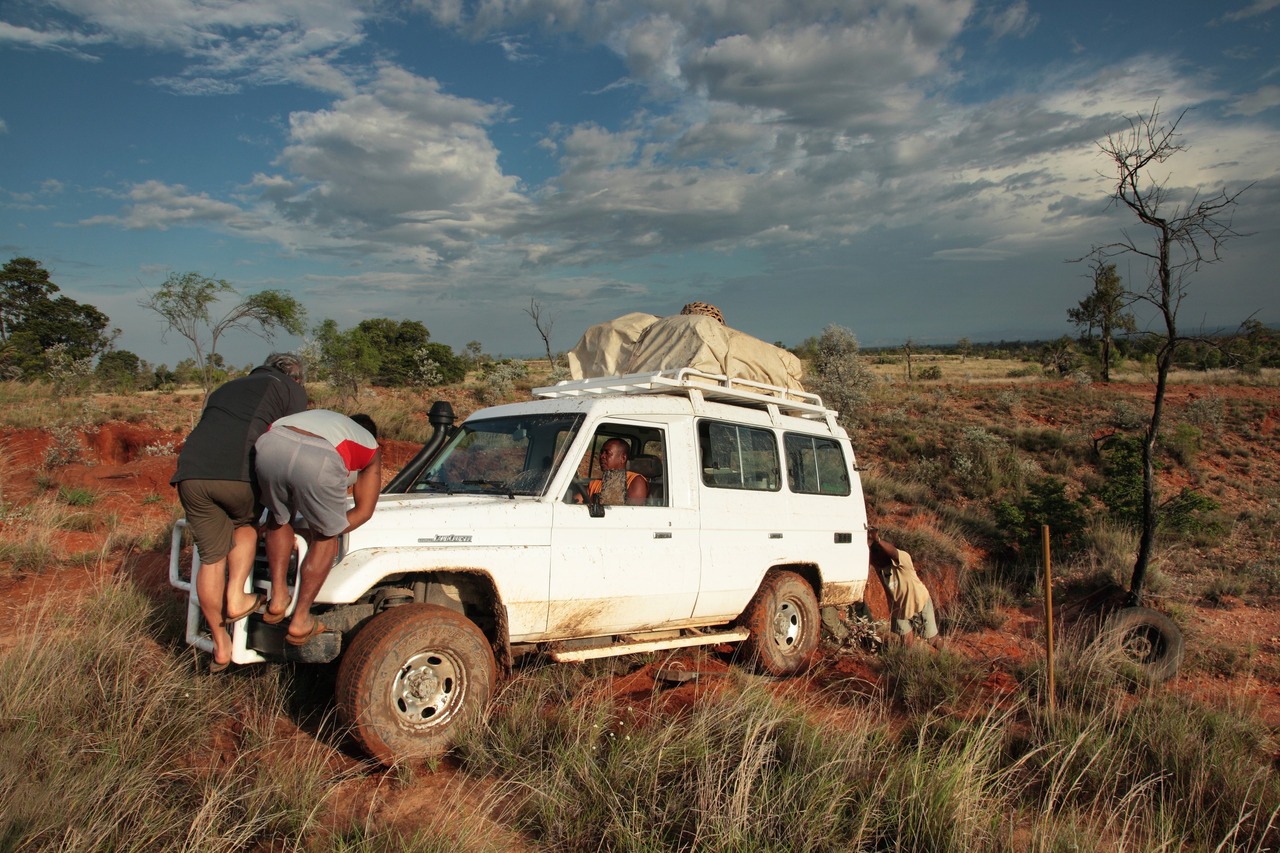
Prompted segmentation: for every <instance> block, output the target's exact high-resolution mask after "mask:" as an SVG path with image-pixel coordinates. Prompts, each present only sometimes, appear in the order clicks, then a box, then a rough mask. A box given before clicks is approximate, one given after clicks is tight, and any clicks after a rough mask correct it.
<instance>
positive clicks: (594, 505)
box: [587, 492, 604, 518]
mask: <svg viewBox="0 0 1280 853" xmlns="http://www.w3.org/2000/svg"><path fill="white" fill-rule="evenodd" d="M587 514H588V515H590V516H591V517H592V518H604V504H603V503H601V501H600V493H599V492H597V493H596V494H595V495H594V496H593V497H592V498H591V502H590V503H588V504H587Z"/></svg>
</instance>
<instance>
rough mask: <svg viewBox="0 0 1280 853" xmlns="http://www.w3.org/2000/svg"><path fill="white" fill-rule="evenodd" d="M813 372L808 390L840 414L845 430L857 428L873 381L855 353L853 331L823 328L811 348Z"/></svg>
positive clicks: (868, 370) (837, 327)
mask: <svg viewBox="0 0 1280 853" xmlns="http://www.w3.org/2000/svg"><path fill="white" fill-rule="evenodd" d="M813 372H814V375H815V378H814V380H813V381H812V382H811V383H810V385H811V390H813V391H815V392H816V393H817V394H819V395H821V397H822V400H823V402H824V403H826V405H827V406H829V407H830V408H832V409H835V410H836V411H837V412H839V413H840V420H841V422H842V423H843V424H845V426H846V428H849V427H853V426H856V425H857V424H858V423H859V422H860V421H861V420H862V418H863V417H864V410H865V409H866V404H867V399H868V395H869V393H870V389H871V388H872V387H873V386H874V385H875V382H876V378H875V374H873V373H872V372H871V370H870V369H869V368H868V367H867V366H866V364H864V363H863V360H862V357H861V356H860V355H859V354H858V339H857V338H855V337H854V335H853V332H851V331H849V330H848V329H846V328H844V327H843V326H836V325H830V326H827V328H825V329H823V330H822V335H821V337H819V338H818V340H817V343H816V344H815V345H814V351H813Z"/></svg>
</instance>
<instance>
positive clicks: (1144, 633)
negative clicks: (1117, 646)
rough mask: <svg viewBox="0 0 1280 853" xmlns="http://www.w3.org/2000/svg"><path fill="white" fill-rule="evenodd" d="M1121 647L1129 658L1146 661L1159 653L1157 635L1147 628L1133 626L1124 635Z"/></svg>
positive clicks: (1153, 658)
mask: <svg viewBox="0 0 1280 853" xmlns="http://www.w3.org/2000/svg"><path fill="white" fill-rule="evenodd" d="M1122 647H1123V648H1124V652H1125V654H1126V655H1127V656H1128V657H1129V659H1130V660H1133V661H1136V662H1138V663H1148V662H1150V661H1152V660H1155V658H1156V657H1157V655H1158V653H1159V650H1160V642H1159V636H1158V635H1157V634H1156V633H1155V632H1154V631H1152V630H1151V629H1149V628H1135V629H1134V630H1132V631H1130V632H1129V633H1128V634H1127V635H1126V636H1125V638H1124V643H1123V644H1122Z"/></svg>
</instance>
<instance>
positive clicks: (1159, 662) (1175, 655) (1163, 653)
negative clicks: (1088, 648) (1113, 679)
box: [1097, 607, 1183, 684]
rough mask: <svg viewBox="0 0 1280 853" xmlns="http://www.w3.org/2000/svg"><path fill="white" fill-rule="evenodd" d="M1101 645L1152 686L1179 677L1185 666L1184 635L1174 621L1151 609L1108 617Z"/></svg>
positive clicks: (1104, 625)
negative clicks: (1179, 672)
mask: <svg viewBox="0 0 1280 853" xmlns="http://www.w3.org/2000/svg"><path fill="white" fill-rule="evenodd" d="M1097 642H1098V643H1100V644H1102V645H1103V647H1104V648H1106V649H1107V650H1114V651H1115V652H1116V653H1117V654H1119V655H1121V656H1122V657H1123V659H1124V660H1126V661H1128V662H1129V663H1131V664H1132V665H1134V666H1135V667H1137V668H1138V671H1139V672H1140V673H1141V675H1142V677H1143V679H1144V680H1146V681H1147V682H1148V683H1149V684H1160V683H1162V682H1165V681H1168V680H1169V679H1170V678H1173V677H1174V676H1175V675H1177V674H1178V667H1180V666H1181V665H1182V653H1183V641H1182V632H1181V631H1180V630H1178V626H1177V625H1175V624H1174V623H1173V620H1172V619H1170V618H1169V617H1168V616H1165V615H1164V614H1163V613H1160V612H1159V611H1156V610H1151V609H1150V608H1147V607H1126V608H1124V609H1122V610H1117V611H1116V612H1115V613H1112V614H1111V615H1110V616H1108V617H1107V618H1106V620H1105V621H1104V622H1103V624H1102V630H1101V631H1100V632H1099V634H1098V639H1097Z"/></svg>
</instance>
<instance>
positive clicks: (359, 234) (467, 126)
mask: <svg viewBox="0 0 1280 853" xmlns="http://www.w3.org/2000/svg"><path fill="white" fill-rule="evenodd" d="M505 110H506V107H504V106H503V105H501V104H485V103H482V102H480V101H475V100H471V99H466V98H458V97H454V96H451V95H448V94H446V93H444V92H443V91H442V90H441V88H440V86H439V84H438V83H437V82H436V81H435V80H431V79H426V78H422V77H418V76H415V75H413V74H410V73H409V72H407V71H404V70H402V69H399V68H396V67H393V66H383V67H382V68H381V69H380V72H379V74H378V76H377V78H376V79H375V80H374V81H372V82H371V83H370V84H369V85H368V86H367V87H364V88H363V89H361V90H360V91H359V92H357V93H355V94H353V95H351V96H349V97H346V98H342V99H340V100H338V101H336V102H335V103H334V104H333V105H332V106H331V107H330V108H329V109H325V110H318V111H313V112H296V113H293V114H292V115H290V117H289V141H288V144H287V145H286V146H285V148H284V150H283V151H282V152H281V154H280V156H279V157H278V158H277V164H278V165H279V166H281V167H282V168H283V170H284V171H283V172H282V174H280V175H276V176H259V177H258V178H257V179H256V181H255V183H256V184H257V185H259V186H260V187H261V188H262V191H263V195H262V198H263V200H264V201H266V202H267V203H268V204H269V205H270V206H271V207H272V208H273V209H274V211H275V212H276V213H277V214H278V215H279V216H280V217H281V218H282V219H283V220H285V221H287V222H289V223H291V224H292V225H294V226H296V227H306V228H311V229H315V230H316V231H318V232H320V233H321V234H327V235H330V236H332V237H335V238H340V239H341V240H344V241H346V240H353V239H355V240H361V241H371V242H374V243H377V244H381V245H384V246H386V247H388V248H391V247H399V248H400V250H402V251H408V250H409V249H410V248H411V247H413V248H414V250H415V251H421V249H422V247H429V249H430V251H429V252H428V253H427V254H426V255H420V257H428V256H430V257H442V258H444V257H449V258H455V257H459V256H461V255H464V254H466V252H467V247H468V245H469V244H470V243H471V242H472V241H474V240H477V239H482V238H484V237H486V236H489V235H492V234H493V233H494V232H495V231H496V230H497V229H498V228H500V227H501V226H502V225H503V224H504V223H506V222H507V221H509V220H510V219H511V217H512V216H513V215H514V214H515V213H516V212H518V211H519V210H520V209H521V208H522V207H523V205H524V200H523V198H522V197H521V196H520V195H519V194H518V193H517V191H516V183H517V182H516V179H515V178H513V177H511V176H508V175H505V174H503V172H502V170H501V168H500V167H499V165H498V151H497V148H496V147H495V146H494V145H493V143H492V141H491V140H490V139H489V137H488V135H487V132H486V130H485V126H486V125H488V124H491V123H492V122H494V121H497V120H498V119H499V118H501V117H502V115H503V114H504V112H505Z"/></svg>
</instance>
